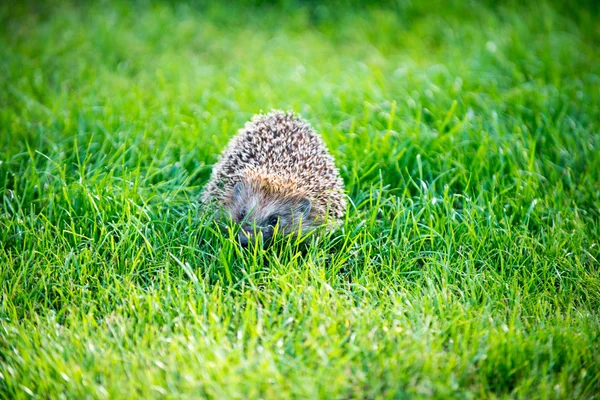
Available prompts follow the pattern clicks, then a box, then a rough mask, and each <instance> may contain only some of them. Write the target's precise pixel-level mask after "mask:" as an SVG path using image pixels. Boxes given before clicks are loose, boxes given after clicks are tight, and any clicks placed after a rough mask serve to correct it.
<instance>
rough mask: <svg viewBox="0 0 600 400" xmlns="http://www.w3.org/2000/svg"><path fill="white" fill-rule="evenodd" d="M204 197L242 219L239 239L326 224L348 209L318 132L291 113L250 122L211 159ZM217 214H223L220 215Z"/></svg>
mask: <svg viewBox="0 0 600 400" xmlns="http://www.w3.org/2000/svg"><path fill="white" fill-rule="evenodd" d="M202 201H203V203H205V204H207V205H208V204H212V205H213V206H215V207H219V208H220V209H221V212H222V213H225V214H228V215H227V217H230V218H231V219H232V220H233V221H234V222H237V223H241V224H242V230H241V231H240V236H239V239H240V243H241V244H242V245H247V243H248V241H249V240H252V239H253V236H254V233H257V232H258V231H260V233H261V234H262V236H263V239H264V240H265V241H269V240H270V238H271V236H272V235H273V233H274V232H275V231H276V230H277V231H280V232H282V233H284V234H289V233H296V232H300V231H307V230H310V229H312V228H314V227H316V226H319V225H322V224H326V225H327V226H328V227H330V228H331V227H335V226H337V225H338V224H339V222H340V220H341V218H342V217H343V216H344V213H345V210H346V200H345V195H344V183H343V181H342V179H341V177H340V175H339V171H338V169H337V168H336V167H335V164H334V161H333V157H332V156H331V155H330V154H329V152H328V150H327V147H326V146H325V143H324V141H323V139H322V138H321V136H320V135H319V134H318V133H316V132H315V131H314V130H313V129H312V128H311V127H310V126H309V125H308V123H306V122H305V121H304V120H303V119H301V118H299V117H297V116H295V115H294V114H293V113H290V112H287V113H284V112H281V111H272V112H270V113H269V114H266V115H264V114H260V115H257V116H255V117H254V118H253V119H252V121H250V122H248V123H247V124H246V126H245V127H244V128H242V129H241V130H240V131H239V132H238V133H237V135H236V136H234V137H233V138H232V139H231V141H230V142H229V144H228V146H227V148H226V149H225V151H224V152H223V153H222V154H221V156H220V158H219V160H218V162H217V163H216V164H215V166H214V168H213V171H212V175H211V178H210V180H209V182H208V184H207V186H206V188H205V189H204V193H203V195H202ZM222 213H221V216H222Z"/></svg>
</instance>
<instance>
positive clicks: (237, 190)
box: [233, 182, 246, 203]
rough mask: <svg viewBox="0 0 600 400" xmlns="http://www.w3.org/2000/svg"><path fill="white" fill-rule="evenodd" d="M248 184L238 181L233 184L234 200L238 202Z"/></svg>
mask: <svg viewBox="0 0 600 400" xmlns="http://www.w3.org/2000/svg"><path fill="white" fill-rule="evenodd" d="M245 191H246V186H245V185H244V184H243V183H242V182H238V183H236V184H235V185H234V186H233V202H234V203H237V202H238V201H240V200H241V199H242V196H243V195H244V192H245Z"/></svg>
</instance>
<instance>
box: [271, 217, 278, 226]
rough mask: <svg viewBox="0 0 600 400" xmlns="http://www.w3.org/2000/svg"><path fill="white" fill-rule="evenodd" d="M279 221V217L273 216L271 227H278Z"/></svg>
mask: <svg viewBox="0 0 600 400" xmlns="http://www.w3.org/2000/svg"><path fill="white" fill-rule="evenodd" d="M277 221H279V217H278V216H276V215H273V216H271V218H269V225H272V226H275V225H277Z"/></svg>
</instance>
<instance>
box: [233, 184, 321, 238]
mask: <svg viewBox="0 0 600 400" xmlns="http://www.w3.org/2000/svg"><path fill="white" fill-rule="evenodd" d="M232 192H233V193H232V197H231V202H230V204H231V208H230V212H231V216H232V219H233V221H234V222H236V223H239V224H240V225H241V229H240V232H239V235H238V239H239V241H240V244H241V245H242V246H243V247H246V246H247V245H248V243H249V242H253V241H254V239H255V236H256V235H259V234H260V235H262V238H263V242H264V243H265V244H268V243H269V242H270V240H271V239H272V237H273V235H274V233H275V232H280V233H281V234H284V235H287V234H294V233H298V232H301V231H306V230H308V229H310V228H312V226H313V225H314V224H315V222H316V221H315V218H314V217H313V215H314V214H313V213H312V212H311V211H314V210H313V207H312V204H311V201H310V199H309V198H308V197H307V196H306V194H305V193H303V192H302V191H301V190H300V189H299V188H298V187H297V185H295V184H294V182H293V181H291V180H289V179H282V177H280V176H265V175H260V176H257V175H253V174H249V175H247V176H245V177H244V179H241V180H239V181H238V182H237V183H236V184H235V185H234V186H233V191H232Z"/></svg>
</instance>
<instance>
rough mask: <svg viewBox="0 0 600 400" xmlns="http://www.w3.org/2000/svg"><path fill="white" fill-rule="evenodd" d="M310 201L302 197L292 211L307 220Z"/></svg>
mask: <svg viewBox="0 0 600 400" xmlns="http://www.w3.org/2000/svg"><path fill="white" fill-rule="evenodd" d="M310 207H311V204H310V200H309V199H308V198H306V197H303V198H301V199H300V201H298V203H297V204H296V207H295V209H294V211H295V212H296V213H298V214H299V215H301V216H302V219H307V218H308V214H309V213H310Z"/></svg>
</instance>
